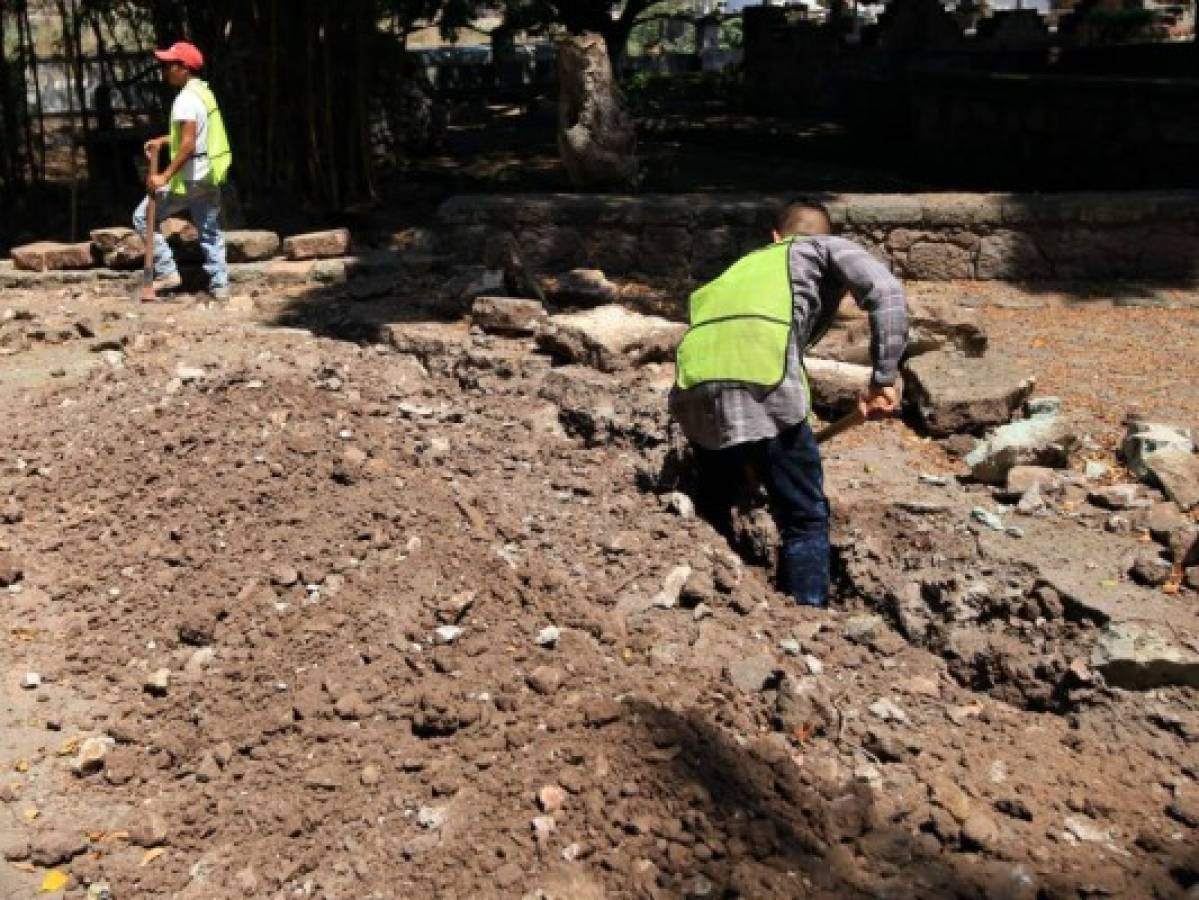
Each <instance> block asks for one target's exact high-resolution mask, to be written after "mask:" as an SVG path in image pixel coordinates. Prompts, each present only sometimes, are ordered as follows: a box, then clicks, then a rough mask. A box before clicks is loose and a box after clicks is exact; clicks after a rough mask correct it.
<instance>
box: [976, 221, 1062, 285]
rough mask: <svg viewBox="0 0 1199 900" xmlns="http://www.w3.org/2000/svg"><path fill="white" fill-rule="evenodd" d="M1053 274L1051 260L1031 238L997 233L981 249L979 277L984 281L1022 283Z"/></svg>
mask: <svg viewBox="0 0 1199 900" xmlns="http://www.w3.org/2000/svg"><path fill="white" fill-rule="evenodd" d="M1049 274H1050V269H1049V262H1048V260H1046V259H1045V255H1044V254H1043V253H1041V250H1040V248H1038V247H1037V244H1036V242H1035V241H1034V240H1033V239H1032V238H1031V237H1029V236H1028V235H1027V234H1022V233H1020V232H1018V231H997V232H995V233H994V234H989V235H987V236H986V237H984V238H983V239H982V241H981V243H980V245H979V249H978V269H977V275H978V277H979V278H980V279H982V280H984V281H989V280H998V281H1020V280H1023V279H1030V278H1032V279H1035V278H1047V277H1048V276H1049Z"/></svg>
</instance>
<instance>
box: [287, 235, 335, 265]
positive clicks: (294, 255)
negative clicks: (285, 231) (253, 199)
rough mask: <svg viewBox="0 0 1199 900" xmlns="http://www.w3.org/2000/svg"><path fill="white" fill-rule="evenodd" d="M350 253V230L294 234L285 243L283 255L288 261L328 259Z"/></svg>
mask: <svg viewBox="0 0 1199 900" xmlns="http://www.w3.org/2000/svg"><path fill="white" fill-rule="evenodd" d="M349 252H350V231H349V229H348V228H334V229H333V230H331V231H313V232H309V233H308V234H294V235H292V236H291V237H289V238H285V239H284V241H283V254H284V256H286V257H287V258H288V259H293V260H296V259H328V258H329V257H333V256H345V255H346V254H347V253H349Z"/></svg>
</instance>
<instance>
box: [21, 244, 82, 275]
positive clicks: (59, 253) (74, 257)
mask: <svg viewBox="0 0 1199 900" xmlns="http://www.w3.org/2000/svg"><path fill="white" fill-rule="evenodd" d="M12 261H13V264H14V265H15V266H16V267H17V268H18V269H23V270H24V271H27V272H49V271H57V270H62V269H90V268H92V267H93V266H94V265H95V264H96V261H95V259H94V258H93V257H92V245H91V242H90V241H84V242H82V243H78V244H59V243H56V242H55V241H37V242H36V243H33V244H25V245H24V246H21V247H13V249H12Z"/></svg>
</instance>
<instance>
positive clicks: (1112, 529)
mask: <svg viewBox="0 0 1199 900" xmlns="http://www.w3.org/2000/svg"><path fill="white" fill-rule="evenodd" d="M1103 530H1104V531H1106V532H1108V533H1109V534H1128V533H1129V532H1130V531H1132V522H1130V521H1128V516H1121V515H1117V514H1115V513H1113V514H1112V515H1110V516H1108V517H1107V520H1106V521H1104V523H1103Z"/></svg>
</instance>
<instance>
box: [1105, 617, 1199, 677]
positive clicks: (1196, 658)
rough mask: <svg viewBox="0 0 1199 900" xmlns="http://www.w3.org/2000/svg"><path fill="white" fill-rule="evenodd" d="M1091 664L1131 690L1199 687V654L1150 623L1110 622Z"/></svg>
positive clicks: (1166, 631)
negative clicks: (1174, 686) (1175, 686)
mask: <svg viewBox="0 0 1199 900" xmlns="http://www.w3.org/2000/svg"><path fill="white" fill-rule="evenodd" d="M1091 665H1092V667H1093V668H1095V669H1098V670H1099V671H1100V672H1102V673H1103V676H1104V678H1106V679H1107V682H1108V684H1111V685H1114V686H1115V687H1121V688H1126V689H1128V690H1151V689H1153V688H1158V687H1167V686H1172V685H1180V686H1186V687H1199V653H1196V652H1195V651H1194V650H1192V649H1189V648H1184V647H1181V646H1179V645H1178V644H1177V643H1176V642H1175V638H1174V636H1173V635H1172V634H1171V632H1170V631H1168V630H1167V629H1165V628H1156V627H1152V626H1150V625H1147V624H1141V623H1134V622H1111V623H1109V624H1108V625H1107V627H1105V628H1104V629H1103V631H1102V632H1101V633H1100V635H1099V639H1098V641H1097V642H1096V644H1095V648H1094V650H1093V651H1092V653H1091Z"/></svg>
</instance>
